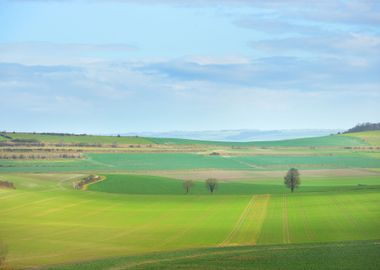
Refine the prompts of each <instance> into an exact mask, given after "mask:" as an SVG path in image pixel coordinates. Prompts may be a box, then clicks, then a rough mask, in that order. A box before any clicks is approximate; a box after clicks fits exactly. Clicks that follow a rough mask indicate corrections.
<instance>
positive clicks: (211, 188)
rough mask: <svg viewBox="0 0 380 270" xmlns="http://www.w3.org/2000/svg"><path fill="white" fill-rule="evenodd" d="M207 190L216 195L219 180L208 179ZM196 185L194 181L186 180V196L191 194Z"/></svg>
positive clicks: (184, 185) (184, 184)
mask: <svg viewBox="0 0 380 270" xmlns="http://www.w3.org/2000/svg"><path fill="white" fill-rule="evenodd" d="M205 184H206V188H207V189H208V190H209V191H210V193H211V194H213V193H214V191H215V190H216V189H217V187H218V180H217V179H215V178H208V179H207V180H206V181H205ZM194 185H195V183H194V181H193V180H185V181H184V182H183V188H184V189H185V192H186V194H188V193H189V192H190V189H191V188H192V187H193V186H194Z"/></svg>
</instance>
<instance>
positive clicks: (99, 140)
mask: <svg viewBox="0 0 380 270" xmlns="http://www.w3.org/2000/svg"><path fill="white" fill-rule="evenodd" d="M5 134H6V135H7V136H9V137H11V138H12V139H14V140H15V139H22V140H36V141H39V142H44V143H84V144H112V143H117V144H150V143H152V141H150V140H148V139H146V138H141V137H127V136H121V137H117V136H95V135H45V134H39V133H36V134H34V133H5ZM0 138H3V137H0Z"/></svg>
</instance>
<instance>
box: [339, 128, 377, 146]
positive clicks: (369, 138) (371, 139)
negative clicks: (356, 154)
mask: <svg viewBox="0 0 380 270" xmlns="http://www.w3.org/2000/svg"><path fill="white" fill-rule="evenodd" d="M343 136H346V137H350V138H359V139H361V140H363V141H364V142H365V143H367V144H369V145H373V146H380V130H376V131H363V132H355V133H346V134H344V135H343Z"/></svg>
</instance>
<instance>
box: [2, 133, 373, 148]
mask: <svg viewBox="0 0 380 270" xmlns="http://www.w3.org/2000/svg"><path fill="white" fill-rule="evenodd" d="M372 133H376V131H375V132H373V131H371V132H366V134H363V136H362V135H358V133H352V134H345V135H330V136H322V137H312V138H300V139H290V140H278V141H256V142H222V141H202V140H189V139H174V138H144V137H134V136H121V137H117V136H94V135H60V134H56V135H46V134H40V133H4V134H5V135H7V136H9V137H11V138H12V139H24V140H25V139H28V140H37V141H40V142H44V143H87V144H96V143H98V144H113V143H116V144H174V145H214V146H235V147H247V146H256V147H319V146H326V147H328V146H351V147H352V146H366V145H373V144H376V143H377V145H379V140H378V138H379V134H378V133H377V134H372ZM1 139H5V138H4V137H1V136H0V140H1Z"/></svg>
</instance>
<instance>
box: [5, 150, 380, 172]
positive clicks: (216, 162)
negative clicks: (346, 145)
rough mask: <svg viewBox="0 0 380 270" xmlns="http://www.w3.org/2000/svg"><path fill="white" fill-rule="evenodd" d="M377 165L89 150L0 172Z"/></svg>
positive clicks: (375, 162) (338, 159)
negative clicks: (75, 156) (71, 157)
mask: <svg viewBox="0 0 380 270" xmlns="http://www.w3.org/2000/svg"><path fill="white" fill-rule="evenodd" d="M289 167H297V168H300V169H306V170H308V169H339V168H378V167H380V154H379V153H378V152H372V153H362V152H346V153H340V154H322V155H320V154H318V153H313V152H305V154H304V155H303V156H302V155H296V156H294V155H284V154H283V155H250V156H244V155H243V156H210V155H205V154H195V153H122V154H121V153H112V154H108V153H102V154H98V153H93V154H86V155H85V157H84V158H83V159H75V160H0V172H52V171H53V172H54V171H55V172H60V171H62V172H76V171H91V170H104V171H120V170H193V169H233V170H284V169H287V168H289Z"/></svg>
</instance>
